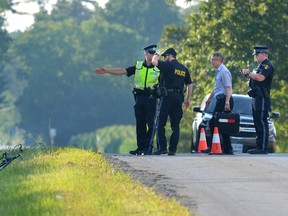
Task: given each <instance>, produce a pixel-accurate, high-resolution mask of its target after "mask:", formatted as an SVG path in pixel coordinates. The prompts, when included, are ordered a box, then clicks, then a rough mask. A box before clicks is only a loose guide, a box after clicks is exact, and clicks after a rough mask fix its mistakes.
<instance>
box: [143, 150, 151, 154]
mask: <svg viewBox="0 0 288 216" xmlns="http://www.w3.org/2000/svg"><path fill="white" fill-rule="evenodd" d="M141 155H152V151H148V150H144V151H141Z"/></svg>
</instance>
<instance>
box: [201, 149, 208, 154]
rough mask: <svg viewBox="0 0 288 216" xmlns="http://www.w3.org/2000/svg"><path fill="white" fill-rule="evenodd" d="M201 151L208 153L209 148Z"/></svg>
mask: <svg viewBox="0 0 288 216" xmlns="http://www.w3.org/2000/svg"><path fill="white" fill-rule="evenodd" d="M201 152H202V153H210V148H207V149H206V150H201Z"/></svg>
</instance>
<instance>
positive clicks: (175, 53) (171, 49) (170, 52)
mask: <svg viewBox="0 0 288 216" xmlns="http://www.w3.org/2000/svg"><path fill="white" fill-rule="evenodd" d="M170 54H171V55H173V56H174V57H176V55H177V52H176V51H175V49H173V48H169V49H167V50H166V51H165V52H163V53H162V54H161V55H162V56H164V57H165V56H166V55H170Z"/></svg>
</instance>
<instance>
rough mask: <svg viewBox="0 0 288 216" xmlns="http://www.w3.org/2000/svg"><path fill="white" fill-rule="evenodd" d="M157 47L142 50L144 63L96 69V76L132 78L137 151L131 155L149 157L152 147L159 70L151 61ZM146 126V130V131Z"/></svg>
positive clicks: (152, 46) (131, 152) (138, 62)
mask: <svg viewBox="0 0 288 216" xmlns="http://www.w3.org/2000/svg"><path fill="white" fill-rule="evenodd" d="M156 47H157V45H150V46H147V47H145V48H144V55H145V57H146V59H145V60H144V61H137V62H136V64H135V65H133V66H131V67H127V68H113V69H105V68H103V67H100V68H98V69H96V71H95V72H96V73H97V74H104V73H110V74H115V75H122V74H126V75H127V76H128V77H129V76H132V75H133V76H134V90H133V94H134V97H135V106H134V112H135V118H136V136H137V149H135V150H133V151H130V152H129V153H130V154H132V155H151V153H152V148H153V145H152V143H150V139H151V136H152V132H153V123H154V114H155V108H156V99H155V97H153V90H154V86H155V85H156V84H157V83H158V82H159V81H158V78H159V75H160V71H159V69H158V68H157V67H156V66H154V65H153V64H152V63H151V61H152V57H153V55H154V53H155V52H156ZM147 126H148V130H147Z"/></svg>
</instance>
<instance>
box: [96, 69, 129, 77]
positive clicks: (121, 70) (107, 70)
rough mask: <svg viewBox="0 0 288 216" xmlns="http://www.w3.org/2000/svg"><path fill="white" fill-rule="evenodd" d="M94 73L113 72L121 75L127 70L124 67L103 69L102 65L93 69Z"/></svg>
mask: <svg viewBox="0 0 288 216" xmlns="http://www.w3.org/2000/svg"><path fill="white" fill-rule="evenodd" d="M95 73H96V74H106V73H108V74H114V75H123V74H127V71H126V69H125V68H111V69H105V68H104V67H99V68H97V69H96V70H95Z"/></svg>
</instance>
